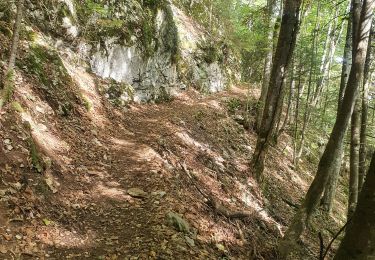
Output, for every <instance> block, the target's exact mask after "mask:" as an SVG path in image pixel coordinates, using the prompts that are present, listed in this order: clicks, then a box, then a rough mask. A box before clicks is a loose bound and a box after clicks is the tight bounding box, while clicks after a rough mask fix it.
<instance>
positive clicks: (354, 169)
mask: <svg viewBox="0 0 375 260" xmlns="http://www.w3.org/2000/svg"><path fill="white" fill-rule="evenodd" d="M359 106H360V103H359V99H357V101H356V103H355V106H354V110H353V115H352V122H351V137H350V175H349V203H348V218H350V216H351V215H352V214H353V212H354V210H355V207H356V205H357V201H358V170H359V132H360V109H359Z"/></svg>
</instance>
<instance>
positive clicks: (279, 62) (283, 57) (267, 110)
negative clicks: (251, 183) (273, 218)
mask: <svg viewBox="0 0 375 260" xmlns="http://www.w3.org/2000/svg"><path fill="white" fill-rule="evenodd" d="M300 6H301V0H286V1H285V6H284V10H283V18H282V21H281V27H280V33H279V38H278V43H277V47H276V52H275V56H274V57H275V58H274V62H273V65H272V72H271V78H270V84H269V90H272V91H268V93H267V98H266V103H265V107H264V112H263V118H262V124H261V127H260V131H259V135H258V140H257V145H256V148H255V152H254V154H253V159H252V166H253V169H254V170H255V176H256V178H257V179H258V181H261V179H262V176H263V170H264V160H265V156H266V153H267V150H268V148H269V145H270V143H271V142H272V139H273V136H274V133H275V128H276V124H277V121H276V113H277V110H278V108H279V107H280V106H282V93H283V90H284V78H285V74H286V71H287V69H288V64H289V62H290V59H291V56H292V54H293V49H294V47H295V43H296V38H297V32H298V28H299V10H300Z"/></svg>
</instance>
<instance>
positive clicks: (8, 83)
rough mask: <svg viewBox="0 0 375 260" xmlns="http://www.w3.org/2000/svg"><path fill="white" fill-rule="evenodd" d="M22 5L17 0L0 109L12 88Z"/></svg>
mask: <svg viewBox="0 0 375 260" xmlns="http://www.w3.org/2000/svg"><path fill="white" fill-rule="evenodd" d="M23 6H24V0H18V2H17V16H16V21H15V22H14V27H13V37H12V46H11V49H10V54H9V62H8V67H7V69H6V70H5V74H4V80H3V89H1V92H0V109H1V108H2V107H3V105H4V104H5V103H6V102H7V101H8V100H9V99H10V97H11V95H12V92H13V88H14V65H15V62H16V56H17V50H18V43H19V39H20V30H21V23H22V12H23Z"/></svg>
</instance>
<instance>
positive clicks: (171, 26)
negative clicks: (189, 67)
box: [163, 5, 181, 64]
mask: <svg viewBox="0 0 375 260" xmlns="http://www.w3.org/2000/svg"><path fill="white" fill-rule="evenodd" d="M164 11H165V14H166V16H165V19H166V22H167V27H166V30H165V31H164V34H163V40H164V45H165V47H166V49H167V51H169V52H170V53H171V54H172V56H171V59H172V60H171V61H172V63H175V64H177V63H178V61H179V60H180V56H181V53H180V49H179V47H178V46H179V38H178V29H177V26H176V24H175V21H174V19H173V12H172V8H171V6H170V5H165V7H164Z"/></svg>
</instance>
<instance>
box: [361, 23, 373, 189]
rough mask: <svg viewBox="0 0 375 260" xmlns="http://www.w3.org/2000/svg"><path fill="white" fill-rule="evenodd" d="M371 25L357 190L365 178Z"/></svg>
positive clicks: (363, 88)
mask: <svg viewBox="0 0 375 260" xmlns="http://www.w3.org/2000/svg"><path fill="white" fill-rule="evenodd" d="M373 26H374V21H373V22H372V26H371V32H370V33H371V34H370V38H369V43H368V47H367V54H366V62H365V70H364V73H363V74H364V75H363V85H362V111H361V112H362V113H361V133H360V142H359V143H360V146H359V173H358V174H359V177H358V178H359V179H358V189H359V191H360V190H361V189H362V185H363V182H364V179H365V173H366V154H367V148H366V146H367V137H366V136H367V117H368V92H369V90H368V89H369V84H370V78H371V76H370V66H371V60H372V57H371V56H372V53H371V49H372V48H371V43H372V37H373Z"/></svg>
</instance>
